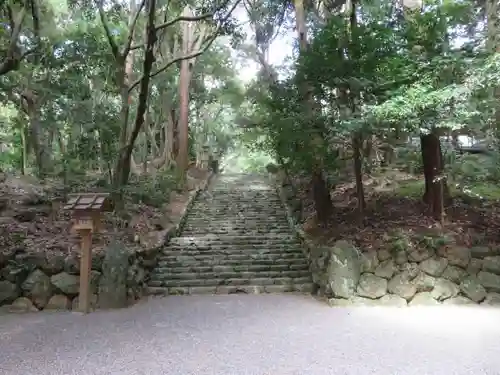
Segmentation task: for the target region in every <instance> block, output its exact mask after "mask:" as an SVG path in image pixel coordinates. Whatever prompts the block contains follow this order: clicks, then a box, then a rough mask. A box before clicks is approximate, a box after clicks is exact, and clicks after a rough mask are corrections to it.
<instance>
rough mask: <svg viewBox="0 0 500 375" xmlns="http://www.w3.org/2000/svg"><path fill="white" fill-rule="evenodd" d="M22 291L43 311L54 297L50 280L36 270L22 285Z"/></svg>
mask: <svg viewBox="0 0 500 375" xmlns="http://www.w3.org/2000/svg"><path fill="white" fill-rule="evenodd" d="M21 289H22V290H23V292H24V294H25V296H27V297H29V298H30V299H31V301H33V304H34V305H35V306H36V307H38V308H39V309H43V308H44V307H45V305H46V304H47V302H48V301H49V299H50V297H51V296H52V290H53V288H52V283H51V282H50V278H49V277H48V276H47V275H46V274H44V273H43V272H42V271H40V270H38V269H37V270H34V271H33V272H32V273H30V274H29V276H28V278H27V279H26V280H25V281H24V282H23V283H22V285H21Z"/></svg>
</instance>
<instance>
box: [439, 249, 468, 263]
mask: <svg viewBox="0 0 500 375" xmlns="http://www.w3.org/2000/svg"><path fill="white" fill-rule="evenodd" d="M438 254H439V255H440V256H442V257H443V258H446V259H448V264H450V265H452V266H457V267H461V268H467V266H468V265H469V262H470V259H471V255H470V249H469V248H467V247H458V246H457V247H455V246H446V247H442V248H440V249H439V250H438Z"/></svg>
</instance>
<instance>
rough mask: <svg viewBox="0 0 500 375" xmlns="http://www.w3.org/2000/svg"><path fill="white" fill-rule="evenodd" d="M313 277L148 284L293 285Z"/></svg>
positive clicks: (169, 281) (193, 280)
mask: <svg viewBox="0 0 500 375" xmlns="http://www.w3.org/2000/svg"><path fill="white" fill-rule="evenodd" d="M311 282H312V281H311V277H310V276H306V277H275V278H269V277H260V278H249V279H244V278H241V277H235V278H228V279H220V278H214V279H201V278H195V279H190V280H149V282H148V286H163V287H174V286H180V287H186V286H187V287H192V286H219V285H228V286H237V285H293V284H307V283H311Z"/></svg>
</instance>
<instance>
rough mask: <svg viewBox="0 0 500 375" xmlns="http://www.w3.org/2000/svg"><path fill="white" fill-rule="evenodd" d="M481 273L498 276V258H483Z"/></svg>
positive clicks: (499, 260) (499, 271) (499, 258)
mask: <svg viewBox="0 0 500 375" xmlns="http://www.w3.org/2000/svg"><path fill="white" fill-rule="evenodd" d="M483 271H486V272H491V273H494V274H495V275H500V256H493V257H485V258H484V260H483Z"/></svg>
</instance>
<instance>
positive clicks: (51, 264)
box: [42, 254, 65, 275]
mask: <svg viewBox="0 0 500 375" xmlns="http://www.w3.org/2000/svg"><path fill="white" fill-rule="evenodd" d="M46 259H47V261H46V263H45V265H44V266H43V267H42V271H43V272H44V273H46V274H47V275H55V274H57V273H59V272H62V271H63V270H64V265H65V257H64V255H62V254H47V256H46Z"/></svg>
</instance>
